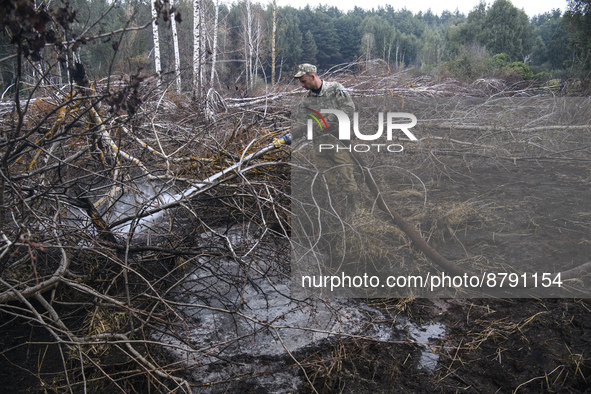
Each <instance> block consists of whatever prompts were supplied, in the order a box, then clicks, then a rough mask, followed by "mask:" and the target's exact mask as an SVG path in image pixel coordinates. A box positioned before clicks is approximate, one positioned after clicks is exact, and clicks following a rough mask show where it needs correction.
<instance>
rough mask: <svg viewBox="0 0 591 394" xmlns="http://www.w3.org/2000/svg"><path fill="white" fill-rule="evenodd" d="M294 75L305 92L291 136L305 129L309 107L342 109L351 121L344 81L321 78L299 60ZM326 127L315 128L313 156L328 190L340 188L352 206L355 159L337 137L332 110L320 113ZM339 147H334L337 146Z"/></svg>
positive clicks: (314, 70) (353, 108)
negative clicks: (320, 148) (323, 146)
mask: <svg viewBox="0 0 591 394" xmlns="http://www.w3.org/2000/svg"><path fill="white" fill-rule="evenodd" d="M294 78H297V79H299V80H300V83H301V85H302V87H303V88H304V89H307V90H308V93H307V94H306V96H305V97H304V98H303V100H302V101H301V103H300V105H299V107H298V110H297V113H296V114H295V122H294V125H293V128H292V135H293V137H294V138H299V137H301V136H303V135H305V134H306V133H307V123H308V120H309V119H311V117H310V116H309V113H310V109H313V110H315V111H318V112H320V110H322V109H338V110H341V111H343V112H345V113H346V114H347V115H348V116H349V119H351V121H352V120H353V112H354V111H355V104H353V100H352V99H351V96H350V95H349V93H348V92H347V91H346V90H345V88H344V87H343V85H341V84H340V83H338V82H330V81H323V80H322V79H320V77H318V74H317V70H316V66H314V65H312V64H307V63H306V64H300V65H299V66H298V68H297V71H296V74H295V75H294ZM323 117H324V118H325V120H326V124H327V126H328V129H326V128H322V129H321V130H317V129H318V128H315V130H314V137H313V142H314V159H315V164H316V167H317V169H318V170H319V171H322V172H323V173H324V176H325V178H326V181H327V183H328V187H329V190H330V191H331V192H334V191H336V190H342V191H343V192H344V193H345V195H346V204H347V206H348V208H350V209H354V208H355V204H356V202H357V182H356V181H355V177H354V176H353V168H354V160H353V157H352V156H351V153H350V152H349V151H348V150H347V149H345V148H346V147H348V146H349V144H350V142H349V141H340V140H339V139H338V138H337V137H338V130H339V122H338V119H337V117H336V115H334V114H323ZM320 144H331V145H333V146H335V148H334V149H323V150H322V151H320V150H319V146H320ZM337 145H338V146H339V147H340V148H342V149H336V146H337Z"/></svg>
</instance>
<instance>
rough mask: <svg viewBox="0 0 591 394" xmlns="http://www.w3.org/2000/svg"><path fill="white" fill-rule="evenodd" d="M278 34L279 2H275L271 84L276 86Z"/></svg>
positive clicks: (275, 0) (272, 31) (274, 0)
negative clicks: (276, 41) (276, 37)
mask: <svg viewBox="0 0 591 394" xmlns="http://www.w3.org/2000/svg"><path fill="white" fill-rule="evenodd" d="M276 34H277V0H273V27H272V30H271V84H272V85H275V61H276V57H277V54H276V43H275V40H276V39H275V36H276Z"/></svg>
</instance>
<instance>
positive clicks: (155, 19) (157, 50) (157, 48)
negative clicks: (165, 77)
mask: <svg viewBox="0 0 591 394" xmlns="http://www.w3.org/2000/svg"><path fill="white" fill-rule="evenodd" d="M150 4H151V6H152V38H153V40H154V68H155V70H156V73H157V74H158V79H159V80H160V78H161V77H162V66H161V65H160V38H159V37H158V10H156V2H154V1H152V2H150Z"/></svg>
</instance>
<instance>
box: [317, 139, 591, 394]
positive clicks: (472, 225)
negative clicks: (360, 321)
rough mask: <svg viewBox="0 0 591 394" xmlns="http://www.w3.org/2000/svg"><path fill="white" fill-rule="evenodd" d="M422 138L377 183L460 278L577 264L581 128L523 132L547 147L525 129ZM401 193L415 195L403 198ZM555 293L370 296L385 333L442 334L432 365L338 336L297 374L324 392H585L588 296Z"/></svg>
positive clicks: (585, 198)
mask: <svg viewBox="0 0 591 394" xmlns="http://www.w3.org/2000/svg"><path fill="white" fill-rule="evenodd" d="M424 131H427V132H428V133H429V134H430V135H431V136H436V137H439V138H440V139H437V140H432V141H423V145H420V146H418V147H416V146H415V147H413V146H410V149H406V151H405V153H404V155H402V156H400V157H398V158H397V160H396V165H397V166H398V167H402V168H403V170H393V173H391V174H389V175H388V176H386V177H385V178H387V181H384V182H382V187H384V188H388V187H390V188H391V189H395V192H392V193H391V196H395V197H396V198H395V199H392V201H391V202H390V203H391V206H392V207H394V209H396V210H398V211H399V213H401V215H402V216H403V217H405V218H407V219H408V220H409V222H411V223H413V224H414V225H415V227H416V228H418V229H420V231H421V232H422V234H423V235H424V236H425V238H427V239H428V240H429V243H430V244H431V245H432V246H433V247H434V248H435V249H436V250H438V251H439V252H440V253H441V254H442V255H443V256H445V257H446V258H448V259H449V260H450V261H452V262H454V263H456V264H458V265H459V266H461V267H463V268H465V269H466V270H470V271H472V272H482V271H487V272H552V273H555V272H559V271H564V270H568V269H571V268H573V267H576V266H579V265H581V264H584V263H586V262H588V261H589V256H590V255H591V253H590V252H591V245H590V239H591V238H590V237H591V199H590V198H589V196H590V192H591V166H590V162H591V161H590V160H591V155H589V153H588V152H587V148H588V146H589V142H590V140H591V139H590V137H589V135H588V133H589V132H588V130H585V131H583V132H580V133H576V132H575V133H572V134H571V135H570V136H569V137H566V136H565V135H564V134H554V133H549V134H545V135H543V136H539V135H537V136H535V137H536V138H538V137H539V139H536V140H537V141H540V142H544V141H543V139H544V138H546V140H545V142H549V141H552V143H553V144H554V143H555V142H556V141H558V140H560V143H556V144H555V145H554V147H553V148H552V149H550V150H549V149H532V144H530V143H529V142H531V141H532V140H531V139H530V138H532V137H533V136H532V135H531V134H529V135H528V134H524V133H515V134H513V133H506V132H501V134H505V136H506V137H507V138H506V139H505V137H499V132H498V131H496V132H490V133H488V134H487V133H486V132H483V131H482V130H480V131H455V132H452V131H449V130H443V129H430V130H424ZM509 134H511V136H509ZM450 138H453V139H455V140H457V141H464V142H466V141H469V142H476V141H479V143H481V144H483V145H487V146H488V147H491V146H493V145H494V146H495V147H503V148H506V149H505V150H503V152H501V151H495V150H494V149H492V150H487V149H480V148H476V147H475V146H470V145H460V144H458V143H453V142H451V141H450ZM547 147H548V145H542V148H547ZM537 148H540V146H538V147H537ZM575 150H576V151H577V152H578V153H576V154H572V152H574V151H575ZM566 152H570V153H566ZM410 172H412V174H413V175H412V176H411V175H409V173H410ZM415 176H416V177H420V178H421V180H422V181H423V182H424V183H425V186H426V189H427V192H428V202H427V205H426V206H425V207H423V208H417V207H420V206H421V205H422V203H423V199H424V193H423V191H422V190H421V186H420V185H419V186H417V182H416V177H415ZM413 179H414V182H412V180H413ZM407 189H413V190H416V191H418V192H417V193H406V194H404V193H403V192H402V191H403V190H407ZM400 254H402V255H404V254H405V252H404V251H402V252H401V253H400ZM413 256H415V257H416V256H417V255H416V254H413ZM407 261H408V260H407ZM414 261H417V260H416V258H415V260H414ZM423 263H424V262H419V264H423ZM563 289H564V291H562V292H560V293H556V294H560V297H563V298H548V297H547V296H546V297H545V296H544V291H541V292H538V293H537V294H536V297H535V298H530V297H528V298H525V297H527V292H520V293H513V294H510V296H512V297H518V298H462V297H461V295H462V294H461V293H459V294H458V295H459V297H458V298H455V299H437V298H418V299H409V300H402V299H388V300H370V302H371V303H372V304H374V305H376V306H379V307H380V308H381V309H382V310H384V311H386V312H387V313H389V314H390V315H389V316H390V318H391V321H392V322H394V323H392V324H393V326H396V323H395V322H396V318H397V317H399V316H406V317H408V318H409V319H411V321H415V322H417V323H425V322H439V323H441V324H443V325H444V326H445V327H446V335H445V337H443V338H433V339H432V340H433V343H435V344H436V346H435V348H436V351H437V352H438V354H439V360H438V364H437V367H436V368H435V369H434V370H433V371H427V370H425V369H421V368H419V367H418V362H419V359H420V351H419V350H420V345H417V344H412V343H375V342H371V341H359V340H346V341H343V342H341V343H339V344H338V345H337V346H335V347H334V348H331V349H328V350H327V349H325V350H324V351H323V352H319V353H317V354H316V355H315V357H316V358H315V359H314V358H310V359H308V361H309V363H310V364H309V366H308V368H307V373H308V375H309V378H310V380H311V381H313V385H314V387H315V389H316V390H317V391H318V392H326V393H341V392H342V393H377V392H379V393H399V392H412V393H457V392H462V393H463V392H465V393H516V392H517V393H584V392H591V339H590V338H591V300H590V299H589V298H572V297H569V294H570V293H571V290H569V289H577V290H576V291H579V290H580V291H581V293H578V294H585V292H586V291H588V289H589V275H586V276H585V277H584V278H582V279H580V280H579V279H577V280H574V281H568V282H565V283H564V284H563ZM539 294H541V296H540V295H539ZM547 294H548V295H549V296H551V294H552V293H550V292H549V291H548V293H547ZM583 297H586V296H585V295H583ZM309 387H310V385H309V386H308V388H309ZM309 392H312V390H311V389H309Z"/></svg>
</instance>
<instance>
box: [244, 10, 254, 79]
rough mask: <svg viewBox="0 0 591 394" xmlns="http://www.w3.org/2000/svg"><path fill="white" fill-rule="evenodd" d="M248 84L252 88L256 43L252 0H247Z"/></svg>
mask: <svg viewBox="0 0 591 394" xmlns="http://www.w3.org/2000/svg"><path fill="white" fill-rule="evenodd" d="M245 6H246V85H247V87H248V88H251V87H252V86H253V84H254V82H253V72H252V71H253V70H252V67H253V61H252V57H253V52H254V45H253V42H252V7H251V2H250V0H246V4H245Z"/></svg>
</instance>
